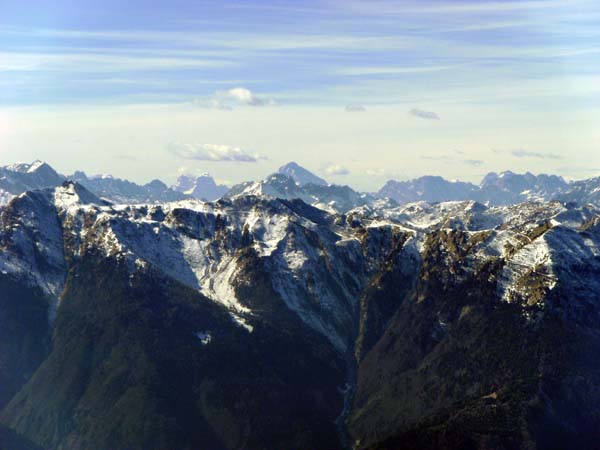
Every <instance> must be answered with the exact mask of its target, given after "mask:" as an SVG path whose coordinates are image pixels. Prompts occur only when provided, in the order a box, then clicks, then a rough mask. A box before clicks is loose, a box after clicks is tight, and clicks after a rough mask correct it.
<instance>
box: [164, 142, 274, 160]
mask: <svg viewBox="0 0 600 450" xmlns="http://www.w3.org/2000/svg"><path fill="white" fill-rule="evenodd" d="M167 149H168V150H169V152H170V153H172V154H173V155H175V156H178V157H179V158H184V159H194V160H197V161H236V162H245V163H253V162H256V161H258V160H259V159H265V157H263V156H260V155H257V154H254V155H253V154H250V153H248V152H247V151H246V150H244V149H242V148H239V147H231V146H229V145H223V144H187V143H182V142H171V143H170V144H169V145H168V146H167Z"/></svg>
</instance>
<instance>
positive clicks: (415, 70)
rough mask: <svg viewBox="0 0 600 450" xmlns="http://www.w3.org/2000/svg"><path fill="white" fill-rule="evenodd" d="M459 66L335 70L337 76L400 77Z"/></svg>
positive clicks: (348, 68)
mask: <svg viewBox="0 0 600 450" xmlns="http://www.w3.org/2000/svg"><path fill="white" fill-rule="evenodd" d="M456 67H460V66H459V65H444V66H413V67H405V66H354V67H344V68H341V69H338V70H336V73H338V74H339V75H352V76H361V75H402V74H419V73H428V72H440V71H443V70H450V69H454V68H456Z"/></svg>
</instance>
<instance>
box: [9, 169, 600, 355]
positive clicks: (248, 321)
mask: <svg viewBox="0 0 600 450" xmlns="http://www.w3.org/2000/svg"><path fill="white" fill-rule="evenodd" d="M277 177H279V178H281V177H283V176H282V175H279V176H277ZM285 180H288V183H287V184H284V186H289V187H290V188H293V186H296V184H295V183H293V181H291V180H290V179H289V178H287V177H283V178H282V181H284V182H285ZM256 187H258V188H261V189H263V188H264V189H270V188H271V187H272V185H271V184H258V185H256ZM257 193H258V194H261V195H260V196H256V195H250V194H246V193H243V194H238V195H236V196H234V198H232V199H226V200H221V201H218V202H215V203H206V202H201V201H198V200H185V201H180V202H172V203H165V204H160V205H156V204H148V205H119V206H112V205H109V204H106V203H103V201H102V200H100V199H99V198H98V197H96V196H94V195H93V194H91V193H90V192H88V191H87V190H86V189H85V188H84V187H83V186H81V185H77V184H73V183H65V184H63V185H61V186H59V187H57V188H53V189H47V190H42V191H34V192H28V193H25V194H22V195H20V196H18V197H17V198H15V199H13V200H12V201H11V202H10V204H9V205H8V206H6V207H4V208H3V209H2V210H1V212H0V214H1V222H0V223H1V229H0V245H1V248H2V251H1V253H0V270H2V271H3V272H5V273H12V274H15V275H18V276H19V277H22V278H24V279H27V280H29V281H28V282H29V283H33V284H35V285H37V286H39V287H40V288H41V289H42V290H43V291H44V292H46V294H47V295H48V296H49V297H51V298H53V299H54V302H55V304H58V303H59V299H60V295H61V289H62V284H61V283H62V282H63V280H64V278H65V274H66V270H67V261H69V260H70V259H72V258H77V257H79V256H81V255H84V254H86V253H87V252H96V253H98V252H99V253H100V254H101V255H103V256H104V257H111V258H117V259H120V260H122V261H125V262H126V263H127V266H128V267H129V270H130V271H132V273H133V272H135V271H136V270H138V269H140V268H143V267H145V266H146V265H151V266H152V267H154V268H157V269H159V270H161V271H162V272H164V273H165V274H167V275H169V276H170V277H172V278H174V279H176V280H178V281H179V282H181V283H183V284H185V285H187V286H189V287H191V288H193V289H197V290H199V291H200V292H202V293H203V294H204V295H206V296H207V297H209V298H211V299H213V300H214V301H215V302H216V303H218V304H220V305H222V306H223V307H224V308H226V309H227V310H228V311H229V312H230V313H231V315H232V317H233V318H234V319H235V320H236V321H238V322H239V323H240V324H241V325H243V326H245V327H246V328H247V329H248V330H249V331H251V330H252V327H253V322H254V321H255V320H256V318H257V317H258V316H257V315H259V314H260V312H259V311H255V310H253V308H252V305H251V304H250V303H249V302H248V300H247V299H246V298H244V297H243V296H242V297H240V295H239V292H240V289H242V290H243V288H244V286H246V285H251V284H252V282H253V281H252V279H249V278H248V276H247V274H248V271H249V270H253V269H254V267H252V266H253V265H260V266H261V267H262V268H263V269H264V271H265V273H266V274H268V275H267V276H268V278H269V280H270V283H271V285H272V288H273V290H274V292H275V293H276V295H277V296H278V297H279V299H280V301H281V302H283V303H284V304H285V305H286V306H287V307H288V308H289V309H290V310H292V311H293V312H295V313H296V314H297V315H298V316H299V317H300V318H301V319H302V320H303V321H304V322H305V323H306V324H307V325H309V326H310V327H312V328H313V329H315V330H317V331H319V332H320V333H322V334H323V335H324V336H326V337H327V338H328V339H329V340H330V342H331V343H332V344H333V345H334V346H335V347H336V348H337V349H338V350H340V351H343V350H344V349H345V348H346V347H347V346H348V345H349V342H350V339H351V336H352V333H353V332H352V330H353V324H354V323H355V321H356V314H357V310H358V305H359V299H360V298H361V295H362V294H361V293H362V292H363V290H364V289H365V288H366V287H367V286H368V284H369V282H370V281H369V280H371V278H372V277H373V276H375V275H376V273H377V271H378V270H380V267H381V265H382V264H383V263H384V261H385V259H386V258H387V257H388V255H389V254H391V252H392V250H393V245H394V244H393V239H392V240H390V239H391V237H390V236H393V235H398V233H399V234H400V235H404V236H405V238H403V239H402V242H403V244H402V245H403V246H405V247H406V246H408V247H412V248H413V249H414V252H413V253H414V254H416V255H418V254H419V252H422V251H423V249H424V248H425V247H426V245H427V242H428V239H430V236H432V235H435V234H436V233H440V232H444V233H445V232H446V231H445V230H451V231H453V230H458V231H462V232H466V233H471V234H473V235H477V236H478V238H477V242H478V243H477V247H476V248H477V251H475V252H472V254H473V255H474V256H473V258H474V259H473V261H472V263H473V264H475V263H477V262H478V261H479V262H482V261H488V260H492V259H498V258H499V259H500V260H502V261H503V265H504V269H503V271H502V274H501V276H500V279H499V282H498V299H499V301H507V302H512V301H517V302H522V303H523V304H524V307H528V305H529V303H531V304H533V303H535V304H537V305H543V304H544V302H545V301H546V298H547V295H546V294H547V293H548V292H549V291H550V290H552V289H553V288H554V286H555V285H556V284H557V283H559V282H560V283H562V284H564V285H568V284H569V283H571V282H572V281H577V280H579V281H580V282H581V283H584V282H585V283H587V284H586V285H585V287H586V288H588V289H591V288H592V287H594V286H596V285H597V284H598V282H597V281H594V280H587V279H586V278H585V275H584V274H582V273H581V272H579V273H578V274H577V276H576V277H575V278H573V277H571V278H567V279H564V280H561V279H560V277H561V276H563V274H564V275H565V276H567V274H571V273H572V272H576V269H575V268H576V267H579V266H582V267H583V266H586V265H587V266H589V267H596V266H597V265H598V264H599V262H598V259H597V255H598V254H599V243H600V234H599V232H598V228H599V227H598V226H597V225H595V224H596V223H597V222H598V221H599V220H600V219H599V214H598V210H597V209H595V208H593V207H585V208H577V207H574V206H565V205H564V204H562V203H559V202H551V203H525V204H521V205H515V206H510V207H486V206H484V205H483V204H480V203H477V202H472V201H470V202H447V203H438V204H433V205H431V204H427V203H415V204H409V205H404V206H401V207H392V208H389V207H385V205H381V204H380V205H379V209H377V208H373V207H370V206H364V205H363V206H362V207H358V208H356V209H354V210H352V211H350V212H349V213H348V214H347V215H342V216H339V215H335V214H329V213H327V212H324V211H322V210H319V209H315V208H313V207H311V206H308V205H307V204H305V203H304V202H302V201H301V200H285V199H275V198H272V197H279V198H282V197H283V196H281V195H279V194H280V193H281V192H280V191H279V192H278V193H277V194H276V195H273V192H269V195H268V196H265V195H264V192H257ZM594 221H595V222H594ZM390 233H392V234H390ZM385 236H388V237H385ZM394 239H396V238H394ZM368 242H371V243H374V242H378V244H377V245H376V246H373V245H372V244H369V245H366V243H368ZM408 247H407V248H408ZM254 259H256V261H255V262H252V261H253V260H254ZM415 261H417V262H416V263H411V264H413V265H414V264H416V266H415V267H414V270H415V271H416V270H417V266H418V257H417V258H416V259H415ZM259 262H260V264H259ZM465 264H468V261H466V262H465ZM532 274H533V275H532ZM532 276H533V277H534V278H535V277H537V278H536V279H539V280H538V281H539V282H538V283H536V285H535V292H529V291H528V289H529V290H530V286H529V285H528V283H526V281H527V280H528V279H531V277H532ZM569 276H570V275H569ZM596 287H598V286H596ZM531 298H535V299H536V301H535V302H533V301H532V300H531Z"/></svg>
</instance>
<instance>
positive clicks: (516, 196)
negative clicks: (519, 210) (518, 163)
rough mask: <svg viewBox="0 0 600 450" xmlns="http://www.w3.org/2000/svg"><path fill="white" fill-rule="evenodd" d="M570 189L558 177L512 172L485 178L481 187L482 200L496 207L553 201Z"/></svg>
mask: <svg viewBox="0 0 600 450" xmlns="http://www.w3.org/2000/svg"><path fill="white" fill-rule="evenodd" d="M568 189H569V184H568V183H567V182H566V181H565V180H564V179H563V178H562V177H559V176H557V175H545V174H540V175H537V176H536V175H533V174H532V173H530V172H527V173H525V174H516V173H514V172H511V171H506V172H502V173H500V174H496V173H494V172H491V173H489V174H487V175H486V176H485V178H484V179H483V180H482V182H481V185H480V190H481V199H482V200H483V201H488V202H490V203H491V204H495V205H510V204H514V203H519V202H523V201H532V200H542V201H543V200H553V199H555V198H556V197H558V196H559V195H560V194H562V193H563V192H565V191H566V190H568Z"/></svg>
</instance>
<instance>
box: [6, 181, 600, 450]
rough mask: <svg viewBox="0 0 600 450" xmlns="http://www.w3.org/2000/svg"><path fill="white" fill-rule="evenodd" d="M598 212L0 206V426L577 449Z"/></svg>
mask: <svg viewBox="0 0 600 450" xmlns="http://www.w3.org/2000/svg"><path fill="white" fill-rule="evenodd" d="M599 224H600V215H599V213H598V210H597V209H595V208H594V207H583V208H582V207H575V206H571V205H566V206H565V204H562V203H558V202H550V203H525V204H520V205H515V206H510V207H486V206H484V205H482V204H479V203H476V202H472V201H471V202H451V203H440V204H435V205H429V204H425V203H418V204H411V205H405V206H402V207H392V208H385V207H384V206H381V207H379V208H373V207H370V206H366V205H364V206H361V207H359V208H356V209H354V210H352V211H350V212H348V213H347V214H343V215H339V214H330V213H327V212H325V211H323V210H321V209H317V208H314V207H311V206H309V205H307V204H306V203H305V202H303V201H301V200H282V199H279V200H277V199H273V198H270V197H268V196H256V195H249V194H239V195H236V196H234V197H233V198H231V199H224V200H220V201H218V202H214V203H205V202H201V201H196V200H186V201H180V202H173V203H165V204H159V205H156V204H149V205H135V206H132V205H121V206H113V205H108V204H105V203H103V202H102V201H101V200H100V199H99V198H98V197H97V196H95V195H93V194H91V193H90V192H88V191H87V190H86V189H85V188H84V187H82V186H80V185H78V184H74V183H65V184H63V185H61V186H59V187H56V188H52V189H46V190H42V191H35V192H27V193H25V194H22V195H20V196H18V197H17V198H15V199H13V200H12V201H11V202H10V203H9V204H8V205H7V206H6V207H4V208H2V209H0V271H1V275H0V283H2V284H1V286H2V290H1V291H0V292H1V293H2V297H1V299H0V300H1V302H0V324H1V325H2V327H1V328H0V333H2V340H1V341H0V342H2V344H0V352H1V355H0V357H1V358H2V359H1V362H2V364H1V365H0V377H1V379H2V381H3V382H2V384H1V388H0V394H1V396H0V400H2V403H0V408H2V413H1V415H0V417H1V421H2V423H4V424H5V425H7V426H9V427H10V428H12V429H13V430H14V431H16V432H19V433H20V434H21V435H23V436H25V437H26V438H28V439H30V440H32V441H34V442H35V443H37V444H39V445H41V446H43V447H45V448H56V449H64V450H75V449H105V448H132V449H138V448H139V449H154V448H156V449H161V448H178V449H179V448H181V449H187V448H189V449H193V448H207V449H252V448H256V449H259V448H260V449H265V448H273V449H279V448H298V449H306V448H311V449H321V448H322V449H333V448H342V447H343V446H354V447H356V448H361V449H362V448H507V449H508V448H540V449H542V448H554V447H553V445H554V446H556V445H558V446H559V448H592V447H590V445H592V444H591V443H593V442H596V441H595V439H598V435H597V430H598V429H600V417H599V416H598V415H597V411H596V409H597V408H596V405H597V403H598V401H599V400H600V398H599V397H600V367H599V366H600V365H599V364H598V363H597V362H596V361H597V358H596V355H597V354H598V350H600V349H599V348H598V346H599V345H600V339H599V338H600V335H599V331H600V330H599V327H598V326H597V323H598V318H599V317H598V315H599V313H600V308H599V306H598V302H599V300H600V298H599V294H598V292H600V286H599V282H598V280H599V279H600V277H599V275H600V256H599V255H600V250H599V248H600V225H599Z"/></svg>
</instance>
